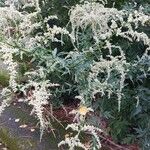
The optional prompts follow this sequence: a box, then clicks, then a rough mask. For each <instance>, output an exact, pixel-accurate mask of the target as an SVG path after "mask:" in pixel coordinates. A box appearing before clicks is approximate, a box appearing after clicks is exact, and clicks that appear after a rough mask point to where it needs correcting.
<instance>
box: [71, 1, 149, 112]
mask: <svg viewBox="0 0 150 150" xmlns="http://www.w3.org/2000/svg"><path fill="white" fill-rule="evenodd" d="M125 18H126V19H127V20H126V19H125ZM149 20H150V17H149V16H148V15H145V14H144V13H143V12H142V7H140V9H139V10H138V11H134V12H128V11H125V10H117V9H116V8H106V7H105V4H104V3H96V2H87V1H86V2H84V4H81V5H76V6H75V7H72V9H71V10H70V22H71V25H72V37H73V42H77V43H78V34H81V33H82V31H83V32H84V30H86V29H87V28H91V30H92V32H91V33H90V34H93V36H92V37H93V39H94V40H95V42H96V43H94V45H93V47H94V46H95V44H99V43H101V42H103V44H104V45H105V46H103V47H102V49H108V50H109V55H107V57H106V58H103V56H101V58H99V59H98V61H97V62H94V63H93V65H92V66H91V72H90V73H89V77H88V89H86V90H88V91H89V92H92V97H93V98H94V96H95V95H96V93H101V94H102V96H103V95H105V93H106V92H107V93H108V97H109V98H110V95H111V94H112V93H116V94H117V96H118V109H119V110H120V105H121V98H122V89H123V88H124V81H125V76H126V74H127V72H128V69H127V68H128V66H130V64H129V63H128V62H127V61H126V56H125V53H124V50H123V49H122V48H121V47H120V46H118V45H113V44H111V43H110V39H111V37H112V36H114V35H115V36H119V37H122V38H125V39H127V40H129V41H130V42H133V41H137V42H139V41H143V43H144V45H146V46H148V48H147V49H146V50H145V53H144V54H143V56H142V57H141V58H140V59H143V58H145V55H146V56H148V51H149V49H150V39H149V37H148V35H146V34H145V33H143V32H141V33H140V32H138V31H136V29H137V27H138V26H139V25H143V26H145V25H146V22H148V21H149ZM124 28H126V30H124ZM92 49H93V48H92ZM116 50H117V51H119V55H117V56H114V53H113V52H114V51H116ZM100 51H102V50H100ZM148 57H149V56H148ZM139 61H140V60H138V62H139ZM114 71H115V72H116V74H117V76H119V78H118V77H117V78H116V80H111V77H112V76H113V73H112V72H114ZM100 74H103V75H104V74H105V77H104V78H103V77H102V78H103V79H102V78H101V77H100V76H99V75H100ZM80 93H81V94H80V95H82V97H83V99H84V97H87V96H86V95H87V92H85V91H81V92H80ZM90 94H91V93H90Z"/></svg>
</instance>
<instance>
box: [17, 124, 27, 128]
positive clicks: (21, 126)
mask: <svg viewBox="0 0 150 150" xmlns="http://www.w3.org/2000/svg"><path fill="white" fill-rule="evenodd" d="M26 127H27V125H26V124H23V125H20V126H19V128H26Z"/></svg>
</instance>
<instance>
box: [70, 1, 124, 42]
mask: <svg viewBox="0 0 150 150" xmlns="http://www.w3.org/2000/svg"><path fill="white" fill-rule="evenodd" d="M122 16H123V12H122V11H118V10H117V9H115V8H105V7H104V5H103V4H100V3H95V2H92V3H89V2H86V3H84V4H83V5H76V6H75V7H72V9H71V10H70V22H71V25H72V37H74V40H75V39H76V40H78V33H79V29H80V28H81V29H83V30H84V29H86V28H87V27H88V26H89V25H90V27H91V29H92V32H93V38H94V39H95V41H96V42H98V41H99V40H102V39H104V40H105V39H106V38H108V37H110V36H112V29H111V28H110V27H109V26H108V22H109V21H111V20H114V21H116V20H119V21H121V22H122V21H123V17H122Z"/></svg>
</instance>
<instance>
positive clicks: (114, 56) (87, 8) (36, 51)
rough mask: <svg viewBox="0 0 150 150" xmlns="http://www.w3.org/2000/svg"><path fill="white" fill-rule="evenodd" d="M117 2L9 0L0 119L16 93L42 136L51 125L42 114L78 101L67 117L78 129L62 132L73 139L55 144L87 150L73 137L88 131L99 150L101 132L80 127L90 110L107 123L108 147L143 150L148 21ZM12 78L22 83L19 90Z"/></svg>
mask: <svg viewBox="0 0 150 150" xmlns="http://www.w3.org/2000/svg"><path fill="white" fill-rule="evenodd" d="M122 2H124V1H119V2H118V3H117V2H116V4H117V5H116V6H118V7H119V9H117V8H115V7H110V6H111V4H112V1H110V2H108V3H107V1H104V0H99V1H80V2H79V1H76V0H73V1H72V2H71V3H69V1H47V0H46V1H44V2H43V1H41V0H39V1H38V0H31V1H26V0H24V1H19V0H18V1H15V2H13V1H11V0H7V1H6V4H7V6H4V7H1V8H0V18H1V19H0V27H1V28H0V35H1V38H0V46H1V49H0V52H1V54H2V59H3V61H4V63H5V64H6V65H7V70H8V72H9V76H10V77H9V85H8V87H7V88H4V89H3V91H2V94H1V95H2V97H3V99H4V100H3V101H2V104H1V107H0V113H1V112H2V111H3V110H4V108H5V107H7V106H8V104H9V103H8V102H10V101H11V98H10V96H11V95H12V94H16V93H17V92H22V93H23V95H24V102H26V103H28V104H29V105H32V106H33V109H32V113H35V114H36V116H37V118H38V120H39V123H40V129H41V136H42V134H43V131H44V130H45V129H47V128H48V127H49V125H50V124H51V123H50V120H51V119H50V118H48V119H47V118H46V117H45V116H44V108H45V106H47V105H48V106H53V107H54V108H55V107H62V105H63V104H64V103H65V99H66V98H65V97H67V99H71V100H72V101H71V103H73V101H74V100H77V99H78V100H79V101H80V104H79V105H80V106H79V108H78V109H79V110H77V111H76V110H74V111H73V112H74V114H75V120H76V119H77V122H78V123H79V124H76V123H75V122H73V124H71V125H70V124H69V125H68V127H67V128H69V127H71V128H72V129H73V130H75V131H77V136H76V135H75V137H70V138H68V137H67V139H66V140H64V141H62V142H61V144H68V145H69V146H70V149H74V148H75V146H79V147H82V148H84V149H86V147H85V145H84V143H81V141H80V139H79V138H80V137H79V133H80V132H81V131H84V132H85V131H86V129H87V127H88V128H89V129H88V131H89V132H91V133H92V135H93V136H94V137H95V139H96V141H97V144H96V147H95V149H96V148H97V147H100V141H99V138H98V135H97V133H96V131H102V130H101V129H99V128H101V127H100V126H99V125H98V124H96V125H95V126H93V124H90V123H89V122H88V121H87V120H86V119H85V118H86V116H87V112H89V110H92V109H91V108H93V109H94V111H95V112H97V113H98V114H99V115H100V116H102V117H105V118H107V119H108V121H109V128H110V130H109V131H108V133H109V134H110V135H112V137H113V138H114V140H117V141H118V142H119V143H128V142H135V141H138V140H139V143H142V146H143V147H144V148H145V149H146V147H147V146H148V144H149V143H148V138H149V132H148V131H149V123H148V122H149V120H150V119H149V112H150V110H149V108H150V107H148V106H149V87H148V84H147V83H148V81H149V79H148V78H149V71H150V57H149V50H150V39H149V33H148V28H149V24H150V17H149V12H148V10H146V9H144V8H143V7H142V6H140V5H139V4H138V5H135V6H132V5H130V7H129V6H128V5H127V4H126V5H124V7H122V6H123V5H122ZM120 4H121V5H120ZM60 6H61V9H58V8H57V7H60ZM66 7H67V8H66ZM8 8H9V9H8ZM145 8H146V7H145ZM61 12H63V13H61ZM67 23H68V24H67ZM20 71H21V72H20ZM18 74H19V75H21V77H20V78H23V79H24V80H20V81H19V82H18V80H17V79H18ZM81 108H82V109H81ZM81 110H82V111H81ZM80 111H81V112H80ZM76 114H77V116H76ZM83 116H84V117H85V118H80V117H83ZM143 116H144V117H143ZM51 117H52V118H53V117H54V116H53V115H52V110H51ZM82 119H83V120H84V121H83V122H82ZM145 122H146V123H145ZM147 123H148V124H147ZM76 129H78V130H76ZM90 129H91V130H90ZM137 133H138V135H137ZM143 137H144V138H143ZM143 139H144V140H143ZM69 140H71V141H72V142H71V143H68V141H69ZM93 141H94V139H93ZM61 144H60V145H61ZM91 148H92V146H91Z"/></svg>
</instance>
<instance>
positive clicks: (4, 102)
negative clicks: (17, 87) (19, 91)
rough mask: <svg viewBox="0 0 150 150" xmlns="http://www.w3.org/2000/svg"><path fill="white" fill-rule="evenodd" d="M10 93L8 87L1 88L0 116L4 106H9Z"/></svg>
mask: <svg viewBox="0 0 150 150" xmlns="http://www.w3.org/2000/svg"><path fill="white" fill-rule="evenodd" d="M11 93H12V92H11V90H10V89H8V88H3V89H2V91H1V93H0V99H2V102H1V103H0V116H1V114H2V113H3V111H4V110H5V108H6V107H8V106H9V102H10V101H11V96H10V95H11Z"/></svg>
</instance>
